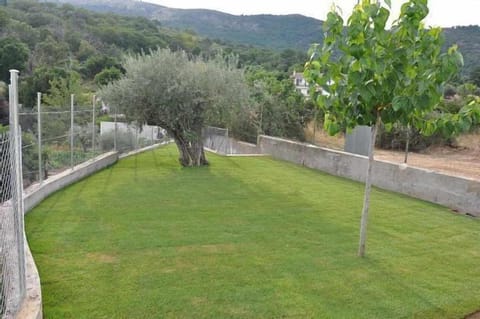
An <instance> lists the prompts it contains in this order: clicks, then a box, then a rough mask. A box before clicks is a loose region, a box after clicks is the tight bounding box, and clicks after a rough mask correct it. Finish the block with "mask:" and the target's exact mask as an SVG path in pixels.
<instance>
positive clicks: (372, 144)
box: [358, 115, 381, 257]
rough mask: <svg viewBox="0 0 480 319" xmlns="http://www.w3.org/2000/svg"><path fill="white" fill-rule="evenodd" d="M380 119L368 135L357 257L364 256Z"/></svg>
mask: <svg viewBox="0 0 480 319" xmlns="http://www.w3.org/2000/svg"><path fill="white" fill-rule="evenodd" d="M380 122H381V119H380V116H379V115H377V121H376V124H375V125H373V126H372V129H371V135H370V146H369V150H368V166H367V177H366V180H365V194H364V198H363V209H362V220H361V223H360V243H359V246H358V256H360V257H364V256H365V244H366V241H367V224H368V210H369V207H370V193H371V189H372V168H373V162H374V161H373V153H374V149H375V138H376V137H377V129H378V126H379V125H380Z"/></svg>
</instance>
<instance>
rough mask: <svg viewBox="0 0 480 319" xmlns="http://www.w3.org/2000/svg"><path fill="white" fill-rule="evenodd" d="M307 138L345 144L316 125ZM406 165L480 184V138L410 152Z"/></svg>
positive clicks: (397, 159) (387, 154) (389, 154)
mask: <svg viewBox="0 0 480 319" xmlns="http://www.w3.org/2000/svg"><path fill="white" fill-rule="evenodd" d="M306 136H307V141H308V142H310V143H312V144H315V145H318V146H323V147H328V148H332V149H337V150H343V146H344V143H345V138H344V137H343V136H333V137H332V136H328V135H327V134H326V133H325V132H324V131H323V130H322V129H321V128H320V129H318V128H317V129H316V130H315V136H314V130H313V125H310V126H309V127H308V128H307V129H306ZM404 158H405V153H404V152H402V151H391V150H382V149H375V159H378V160H382V161H389V162H393V163H403V162H404ZM407 163H408V165H409V166H415V167H420V168H425V169H429V170H432V171H437V172H442V173H444V174H448V175H455V176H461V177H466V178H471V179H475V180H480V134H478V133H477V134H467V135H463V136H460V137H458V138H457V146H456V147H455V148H453V147H448V146H435V147H430V148H428V149H426V150H425V151H423V152H421V153H414V152H409V154H408V160H407ZM479 319H480V317H479Z"/></svg>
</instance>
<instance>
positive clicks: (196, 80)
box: [101, 49, 248, 166]
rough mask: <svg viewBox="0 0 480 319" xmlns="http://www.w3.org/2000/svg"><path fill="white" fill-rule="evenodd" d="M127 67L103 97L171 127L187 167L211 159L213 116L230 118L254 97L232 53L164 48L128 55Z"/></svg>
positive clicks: (134, 116)
mask: <svg viewBox="0 0 480 319" xmlns="http://www.w3.org/2000/svg"><path fill="white" fill-rule="evenodd" d="M124 68H125V70H126V73H125V75H124V76H123V77H122V78H121V79H120V80H118V81H115V82H113V83H110V84H109V85H107V86H106V87H104V88H103V89H102V91H101V96H102V97H103V98H104V100H106V101H107V102H108V103H109V104H110V105H111V106H112V107H117V108H118V110H119V111H120V112H122V113H124V114H125V115H126V116H127V118H128V119H130V120H132V121H136V122H137V123H139V124H144V123H148V124H150V125H158V126H161V127H162V128H164V129H165V130H167V132H168V134H169V135H170V136H171V137H172V138H173V139H174V140H175V143H176V144H177V147H178V150H179V152H180V158H179V160H180V164H181V165H183V166H201V165H206V164H208V162H207V159H206V158H205V154H204V151H203V142H202V136H201V132H202V127H203V126H204V125H205V124H207V122H208V121H209V120H210V119H215V120H217V121H219V122H228V119H227V117H228V116H230V114H233V112H229V110H232V109H237V110H238V109H239V108H241V107H243V106H244V105H246V104H247V102H248V89H247V87H246V84H245V81H244V75H243V71H242V70H239V69H237V68H236V63H235V59H232V58H230V59H228V58H227V59H223V58H214V59H211V60H208V61H205V60H201V59H194V58H190V57H189V56H188V55H187V54H186V53H184V52H172V51H170V50H168V49H158V50H156V51H152V52H150V53H149V54H139V55H136V56H129V57H127V58H126V61H125V63H124ZM219 118H221V119H219Z"/></svg>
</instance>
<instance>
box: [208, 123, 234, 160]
mask: <svg viewBox="0 0 480 319" xmlns="http://www.w3.org/2000/svg"><path fill="white" fill-rule="evenodd" d="M202 137H203V146H204V147H206V148H208V149H210V150H212V151H215V152H217V153H220V154H224V155H228V154H232V150H231V145H230V139H229V137H228V129H226V128H220V127H213V126H207V127H204V128H203V129H202Z"/></svg>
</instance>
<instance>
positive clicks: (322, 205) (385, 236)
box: [26, 146, 480, 319]
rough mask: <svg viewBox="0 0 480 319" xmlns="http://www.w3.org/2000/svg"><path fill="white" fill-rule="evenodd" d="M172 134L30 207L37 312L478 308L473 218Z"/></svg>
mask: <svg viewBox="0 0 480 319" xmlns="http://www.w3.org/2000/svg"><path fill="white" fill-rule="evenodd" d="M208 157H209V159H210V161H211V165H210V166H209V167H204V168H199V169H198V168H196V169H184V168H180V167H179V165H178V164H177V152H176V150H175V148H174V147H173V146H168V147H165V148H163V149H159V150H156V151H153V152H147V153H143V154H141V155H137V156H133V157H129V158H127V159H124V160H121V161H120V162H118V163H117V164H116V165H114V166H112V167H110V168H108V169H105V170H103V171H102V172H100V173H98V174H96V175H94V176H92V177H89V178H87V179H85V180H83V181H81V182H79V183H77V184H75V185H73V186H71V187H68V188H66V189H64V190H62V191H60V192H58V193H56V194H55V195H53V196H51V197H50V198H48V199H47V200H45V201H44V202H43V203H41V204H40V205H39V206H37V207H36V208H35V209H34V210H33V211H32V212H30V213H29V214H28V215H27V218H26V228H27V235H28V241H29V243H30V247H31V248H32V251H33V254H34V257H35V260H36V262H37V265H38V268H39V271H40V277H41V282H42V293H43V302H44V313H45V318H46V319H50V318H462V317H463V315H466V314H467V313H470V312H472V311H475V310H476V309H479V308H480V294H479V293H478V292H479V291H480V236H479V226H480V225H479V221H478V220H474V219H471V218H468V217H463V216H458V215H454V214H451V213H450V212H449V211H448V210H447V209H445V208H442V207H439V206H436V205H432V204H429V203H425V202H422V201H418V200H414V199H411V198H408V197H405V196H401V195H397V194H393V193H390V192H386V191H381V190H374V191H373V194H372V204H371V214H370V224H369V232H368V244H367V257H366V258H364V259H361V258H358V257H357V256H356V251H357V242H358V228H359V221H360V213H361V206H362V196H363V185H362V184H359V183H353V182H351V181H348V180H344V179H341V178H336V177H333V176H329V175H326V174H323V173H320V172H317V171H314V170H309V169H306V168H302V167H299V166H295V165H292V164H289V163H286V162H281V161H275V160H272V159H270V158H266V157H264V158H245V157H242V158H232V157H229V158H226V157H219V156H215V155H212V154H209V156H208Z"/></svg>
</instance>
